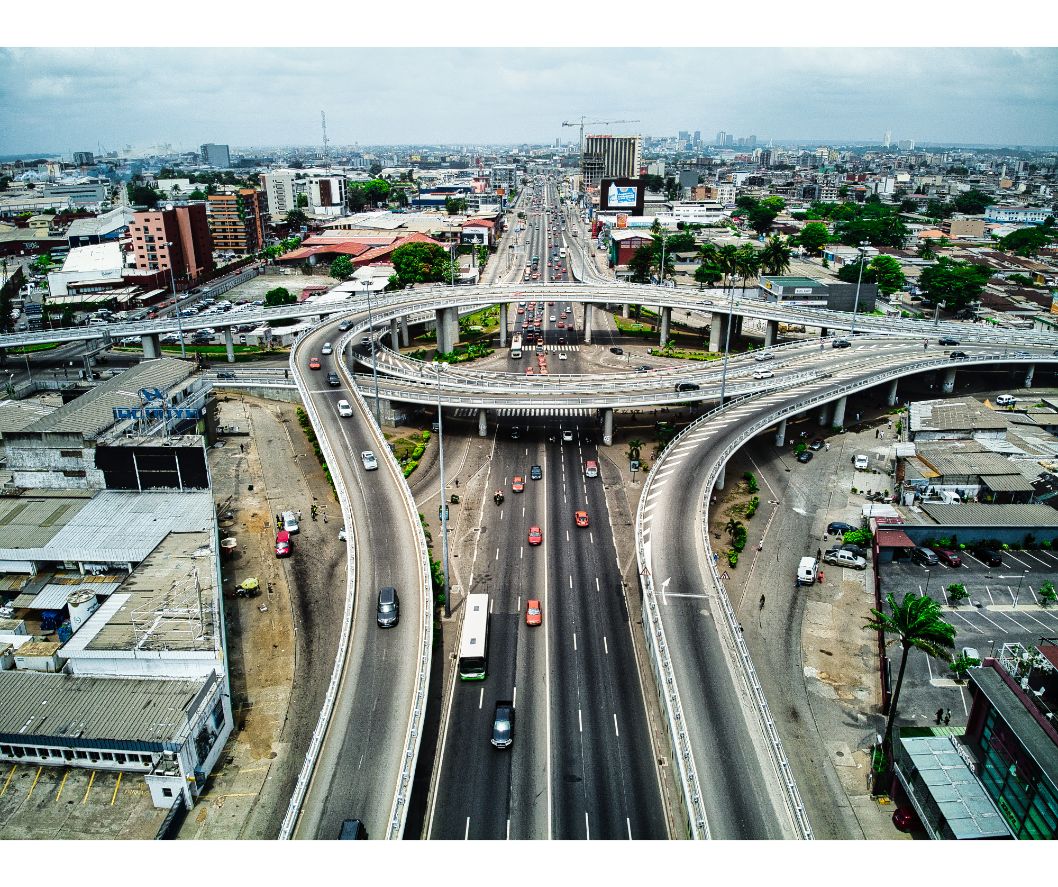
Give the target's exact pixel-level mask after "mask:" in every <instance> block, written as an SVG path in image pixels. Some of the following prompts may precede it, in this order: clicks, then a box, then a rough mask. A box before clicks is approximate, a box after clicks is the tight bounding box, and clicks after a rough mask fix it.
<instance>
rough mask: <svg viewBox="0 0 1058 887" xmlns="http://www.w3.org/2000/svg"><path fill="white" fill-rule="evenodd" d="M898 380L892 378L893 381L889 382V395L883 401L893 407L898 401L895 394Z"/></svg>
mask: <svg viewBox="0 0 1058 887" xmlns="http://www.w3.org/2000/svg"><path fill="white" fill-rule="evenodd" d="M898 381H899V380H897V379H893V381H892V382H890V383H889V397H888V398H886V401H885V402H886V403H887V404H889V406H891V407H895V406H896V405H897V404H898V403H899V402H900V401H899V399H898V398H897V394H896V386H897V382H898Z"/></svg>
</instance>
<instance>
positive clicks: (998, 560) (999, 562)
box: [973, 545, 1003, 567]
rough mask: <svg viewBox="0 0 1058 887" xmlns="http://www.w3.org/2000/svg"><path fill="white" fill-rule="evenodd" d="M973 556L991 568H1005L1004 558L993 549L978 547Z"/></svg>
mask: <svg viewBox="0 0 1058 887" xmlns="http://www.w3.org/2000/svg"><path fill="white" fill-rule="evenodd" d="M973 555H974V557H975V558H977V559H978V560H979V561H983V562H984V563H986V564H988V566H990V567H1001V566H1003V558H1002V557H1001V556H1000V554H999V552H998V551H994V550H993V549H991V548H986V547H985V546H983V545H978V546H975V547H974V548H973Z"/></svg>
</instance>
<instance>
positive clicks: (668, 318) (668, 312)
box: [658, 308, 672, 348]
mask: <svg viewBox="0 0 1058 887" xmlns="http://www.w3.org/2000/svg"><path fill="white" fill-rule="evenodd" d="M671 323H672V309H671V308H662V309H661V336H660V337H659V340H658V346H659V347H661V348H664V347H665V343H666V342H667V341H668V340H669V326H670V325H671Z"/></svg>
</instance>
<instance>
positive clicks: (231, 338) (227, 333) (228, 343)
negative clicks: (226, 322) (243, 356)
mask: <svg viewBox="0 0 1058 887" xmlns="http://www.w3.org/2000/svg"><path fill="white" fill-rule="evenodd" d="M224 350H225V351H226V352H227V354H228V363H235V334H234V333H233V332H232V331H231V327H228V328H227V329H226V330H224Z"/></svg>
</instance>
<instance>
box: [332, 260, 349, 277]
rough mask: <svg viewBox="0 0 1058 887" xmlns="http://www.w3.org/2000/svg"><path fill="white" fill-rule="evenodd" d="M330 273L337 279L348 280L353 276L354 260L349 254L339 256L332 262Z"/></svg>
mask: <svg viewBox="0 0 1058 887" xmlns="http://www.w3.org/2000/svg"><path fill="white" fill-rule="evenodd" d="M330 275H331V277H333V278H334V279H335V280H348V279H349V278H350V277H352V276H353V260H352V259H350V258H349V257H348V256H338V257H337V258H336V259H335V260H334V261H333V262H331V268H330Z"/></svg>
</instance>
